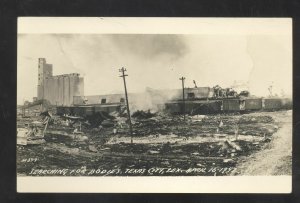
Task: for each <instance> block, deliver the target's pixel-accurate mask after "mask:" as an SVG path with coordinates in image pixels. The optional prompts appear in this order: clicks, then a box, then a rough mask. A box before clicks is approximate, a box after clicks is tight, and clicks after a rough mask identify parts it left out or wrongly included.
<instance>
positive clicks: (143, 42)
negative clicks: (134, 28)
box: [108, 34, 188, 59]
mask: <svg viewBox="0 0 300 203" xmlns="http://www.w3.org/2000/svg"><path fill="white" fill-rule="evenodd" d="M108 37H109V38H111V40H112V42H113V43H114V44H115V45H116V47H118V48H119V49H120V51H123V52H124V54H128V53H129V54H135V55H138V56H140V57H144V58H147V59H151V58H156V57H159V56H161V55H162V54H168V55H170V56H171V57H174V58H180V57H183V56H184V55H185V54H186V53H187V52H188V46H187V44H186V43H185V40H184V38H183V37H182V36H180V35H168V34H166V35H141V34H140V35H109V36H108Z"/></svg>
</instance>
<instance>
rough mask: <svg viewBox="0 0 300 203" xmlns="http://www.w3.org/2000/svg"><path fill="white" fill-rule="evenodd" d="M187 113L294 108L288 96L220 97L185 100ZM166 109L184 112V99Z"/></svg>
mask: <svg viewBox="0 0 300 203" xmlns="http://www.w3.org/2000/svg"><path fill="white" fill-rule="evenodd" d="M184 106H185V108H184V109H185V113H187V114H191V115H196V114H215V113H234V112H239V113H247V112H252V111H277V110H281V109H292V100H290V99H286V98H251V97H248V98H247V97H245V98H238V97H235V98H219V99H215V98H214V99H206V100H193V99H189V100H186V101H185V105H184ZM124 107H125V106H124V103H113V104H101V105H80V106H58V107H57V110H56V111H57V115H65V114H66V115H73V116H81V117H85V116H90V115H93V114H95V113H97V112H106V113H113V112H120V111H122V110H124ZM164 110H165V111H166V112H168V113H171V114H182V112H183V101H182V100H173V101H170V102H167V103H165V104H164Z"/></svg>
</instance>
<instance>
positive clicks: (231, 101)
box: [165, 97, 292, 115]
mask: <svg viewBox="0 0 300 203" xmlns="http://www.w3.org/2000/svg"><path fill="white" fill-rule="evenodd" d="M165 109H166V111H167V112H169V113H172V114H180V113H182V112H183V109H185V113H187V114H191V115H193V114H214V113H233V112H239V113H246V112H252V111H277V110H280V109H292V100H291V99H287V98H251V97H249V98H247V97H245V98H239V97H235V98H220V99H207V100H187V101H185V102H184V104H183V101H182V100H178V101H172V102H168V103H166V104H165Z"/></svg>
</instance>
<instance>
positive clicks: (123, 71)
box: [119, 67, 133, 144]
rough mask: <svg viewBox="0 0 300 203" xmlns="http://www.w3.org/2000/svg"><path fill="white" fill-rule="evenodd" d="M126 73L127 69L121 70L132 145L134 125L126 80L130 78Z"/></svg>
mask: <svg viewBox="0 0 300 203" xmlns="http://www.w3.org/2000/svg"><path fill="white" fill-rule="evenodd" d="M125 71H126V69H125V68H124V67H122V68H121V69H119V72H121V73H122V75H121V76H120V77H122V78H123V82H124V89H125V97H126V106H127V114H128V120H129V131H130V139H131V144H132V143H133V138H132V124H131V116H130V110H129V103H128V96H127V88H126V80H125V77H126V76H128V75H125Z"/></svg>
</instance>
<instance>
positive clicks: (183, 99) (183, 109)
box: [179, 77, 185, 121]
mask: <svg viewBox="0 0 300 203" xmlns="http://www.w3.org/2000/svg"><path fill="white" fill-rule="evenodd" d="M179 80H181V82H182V101H183V106H182V111H183V120H184V121H185V98H184V80H185V77H181V78H179Z"/></svg>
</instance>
